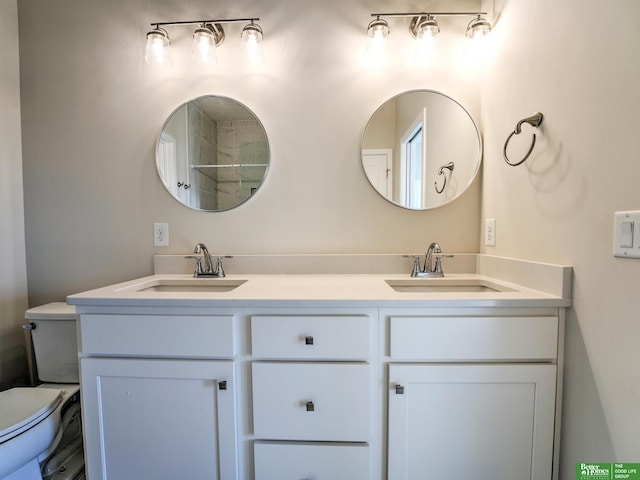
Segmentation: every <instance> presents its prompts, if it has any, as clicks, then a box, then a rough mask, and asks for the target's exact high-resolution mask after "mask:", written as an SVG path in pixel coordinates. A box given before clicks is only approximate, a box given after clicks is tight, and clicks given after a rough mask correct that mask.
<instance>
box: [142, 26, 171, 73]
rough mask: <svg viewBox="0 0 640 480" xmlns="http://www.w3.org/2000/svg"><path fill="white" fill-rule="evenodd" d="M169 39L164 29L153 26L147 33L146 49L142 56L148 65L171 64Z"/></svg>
mask: <svg viewBox="0 0 640 480" xmlns="http://www.w3.org/2000/svg"><path fill="white" fill-rule="evenodd" d="M170 45H171V41H170V40H169V35H168V34H167V32H166V30H164V29H162V28H155V29H154V30H151V31H150V32H149V33H147V49H146V53H145V56H144V59H145V61H146V62H147V63H148V64H149V65H171V64H172V61H171V55H169V46H170Z"/></svg>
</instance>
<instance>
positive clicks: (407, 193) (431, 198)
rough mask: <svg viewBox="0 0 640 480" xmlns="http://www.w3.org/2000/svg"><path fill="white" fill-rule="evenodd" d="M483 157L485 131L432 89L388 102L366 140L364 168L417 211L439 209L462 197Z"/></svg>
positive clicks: (388, 193) (387, 193)
mask: <svg viewBox="0 0 640 480" xmlns="http://www.w3.org/2000/svg"><path fill="white" fill-rule="evenodd" d="M481 159H482V141H481V139H480V132H479V131H478V128H477V127H476V124H475V123H474V121H473V119H472V118H471V115H469V113H468V112H467V111H466V110H465V109H464V108H463V107H462V105H460V104H459V103H458V102H456V101H455V100H453V99H452V98H450V97H448V96H446V95H443V94H442V93H439V92H435V91H432V90H414V91H410V92H405V93H401V94H399V95H397V96H395V97H393V98H392V99H390V100H388V101H387V102H385V103H384V104H383V105H382V106H381V107H380V108H378V109H377V110H376V111H375V113H374V114H373V116H372V117H371V119H370V120H369V123H368V124H367V127H366V128H365V132H364V138H363V140H362V166H363V168H364V171H365V173H366V175H367V178H368V179H369V182H370V183H371V185H372V186H373V188H375V189H376V191H377V192H378V193H379V194H380V195H382V196H383V197H384V198H386V199H387V200H389V201H390V202H392V203H395V204H396V205H399V206H401V207H404V208H409V209H412V210H427V209H430V208H436V207H440V206H442V205H445V204H446V203H449V202H451V201H452V200H454V199H455V198H457V197H459V196H460V195H462V193H463V192H464V191H465V190H466V189H467V188H468V187H469V185H470V184H471V182H472V181H473V179H474V177H475V176H476V174H477V173H478V169H479V168H480V161H481Z"/></svg>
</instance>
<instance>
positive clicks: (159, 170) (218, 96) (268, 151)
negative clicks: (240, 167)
mask: <svg viewBox="0 0 640 480" xmlns="http://www.w3.org/2000/svg"><path fill="white" fill-rule="evenodd" d="M204 98H216V99H220V100H227V101H231V102H233V103H234V104H236V106H238V107H242V108H244V110H246V112H247V113H248V114H250V115H252V116H253V118H254V119H255V121H256V122H257V124H258V126H259V128H260V129H261V130H262V132H263V134H264V140H265V144H266V149H267V157H268V158H267V162H266V166H265V167H264V169H265V170H264V174H263V175H262V178H261V179H260V183H259V184H258V186H257V187H255V191H254V192H253V193H251V194H250V195H249V196H248V197H247V198H245V199H243V200H242V201H239V202H237V203H235V204H234V205H233V206H230V207H228V208H220V209H217V210H210V209H205V208H199V207H194V206H192V205H189V204H187V203H185V202H184V201H183V200H182V199H180V198H179V197H178V196H176V195H175V194H174V193H173V191H172V190H171V189H170V188H169V186H168V185H167V182H166V180H165V178H164V177H163V176H162V172H161V169H160V161H159V149H160V144H161V140H162V136H163V134H164V133H165V129H166V128H167V125H168V124H169V122H170V121H171V119H172V118H173V116H174V115H175V114H176V113H178V112H179V111H180V110H181V109H183V108H187V107H188V105H189V104H191V103H193V102H197V101H198V100H201V99H204ZM155 153H156V155H155V163H156V171H157V172H158V176H159V177H160V181H161V182H162V185H163V186H164V188H165V189H166V191H167V193H169V195H171V197H173V198H174V199H175V200H176V201H177V202H179V203H180V204H181V205H184V206H185V207H187V208H190V209H191V210H195V211H197V212H207V213H217V212H227V211H229V210H233V209H234V208H237V207H239V206H241V205H244V204H245V203H247V202H248V201H249V200H250V199H251V198H253V197H254V195H255V194H256V193H257V192H258V190H260V188H261V187H262V185H263V184H264V181H265V179H266V178H267V175H268V173H269V168H270V167H271V146H270V144H269V137H268V136H267V131H266V129H265V128H264V125H263V124H262V121H261V120H260V119H259V118H258V116H257V115H256V114H255V113H254V112H253V110H251V109H250V108H249V107H247V106H246V105H245V104H244V103H242V102H240V101H238V100H236V99H235V98H231V97H227V96H224V95H215V94H211V95H200V96H199V97H195V98H192V99H190V100H187V101H185V102H183V103H182V104H180V105H179V106H178V107H176V108H175V109H174V110H173V111H172V112H171V113H170V114H169V116H168V117H167V119H166V120H165V121H164V123H163V125H162V129H161V130H160V134H159V135H158V139H157V141H156V148H155ZM244 166H248V167H250V166H251V164H246V165H244Z"/></svg>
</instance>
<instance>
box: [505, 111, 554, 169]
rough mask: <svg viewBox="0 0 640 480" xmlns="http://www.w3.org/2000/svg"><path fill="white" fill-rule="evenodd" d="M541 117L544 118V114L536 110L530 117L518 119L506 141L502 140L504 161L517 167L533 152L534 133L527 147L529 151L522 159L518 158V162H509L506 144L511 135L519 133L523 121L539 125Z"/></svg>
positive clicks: (533, 125)
mask: <svg viewBox="0 0 640 480" xmlns="http://www.w3.org/2000/svg"><path fill="white" fill-rule="evenodd" d="M543 118H544V116H543V115H542V114H541V113H540V112H536V113H534V114H533V115H531V116H530V117H527V118H523V119H522V120H520V121H519V122H518V123H517V124H516V128H515V130H514V131H513V132H511V133H510V134H509V136H508V137H507V141H506V142H504V148H503V149H502V156H503V157H504V161H505V162H507V163H508V164H509V165H511V166H512V167H517V166H518V165H520V164H522V163H524V162H525V160H526V159H527V158H529V155H531V152H533V147H535V145H536V134H535V133H534V134H533V138H532V139H531V146H530V147H529V151H527V153H526V155H525V156H524V158H523V159H522V160H520V161H519V162H516V163H513V162H511V161H510V160H509V157H507V145H509V141H510V140H511V137H513V136H514V135H518V134H520V132H522V124H523V123H528V124H529V125H531V126H532V127H539V126H540V124H541V123H542V119H543Z"/></svg>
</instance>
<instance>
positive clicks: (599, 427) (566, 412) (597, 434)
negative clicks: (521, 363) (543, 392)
mask: <svg viewBox="0 0 640 480" xmlns="http://www.w3.org/2000/svg"><path fill="white" fill-rule="evenodd" d="M563 392H564V393H563V402H562V403H563V404H564V405H570V406H571V407H570V408H564V409H563V412H562V426H561V429H562V438H561V440H560V480H573V479H574V478H575V464H576V463H580V462H584V463H589V462H614V461H616V460H617V459H616V457H615V454H614V451H613V442H612V441H611V434H610V432H609V427H608V425H607V420H606V418H605V416H604V411H603V408H602V403H601V402H600V395H599V393H598V388H597V386H596V383H595V379H594V377H593V371H592V370H591V363H590V361H589V357H588V355H587V350H586V348H585V344H584V338H583V337H582V331H581V330H580V324H579V322H578V318H577V316H576V312H575V310H574V309H570V310H569V311H568V312H567V319H566V331H565V367H564V387H563ZM569 438H570V439H573V440H572V442H573V443H568V439H569ZM576 439H579V440H576Z"/></svg>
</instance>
